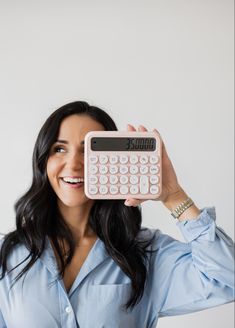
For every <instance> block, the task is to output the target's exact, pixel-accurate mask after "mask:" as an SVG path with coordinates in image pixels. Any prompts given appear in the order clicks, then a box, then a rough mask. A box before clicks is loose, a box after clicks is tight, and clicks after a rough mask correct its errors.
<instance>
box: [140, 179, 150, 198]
mask: <svg viewBox="0 0 235 328" xmlns="http://www.w3.org/2000/svg"><path fill="white" fill-rule="evenodd" d="M148 191H149V181H148V177H147V176H146V175H141V176H140V193H141V194H143V195H145V194H147V193H148Z"/></svg>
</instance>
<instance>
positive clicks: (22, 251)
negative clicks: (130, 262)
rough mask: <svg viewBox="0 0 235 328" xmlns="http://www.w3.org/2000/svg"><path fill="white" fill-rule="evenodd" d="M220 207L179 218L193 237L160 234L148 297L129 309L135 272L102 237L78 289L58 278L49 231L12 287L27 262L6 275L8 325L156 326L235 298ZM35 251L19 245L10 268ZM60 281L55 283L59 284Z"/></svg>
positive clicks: (1, 294) (3, 313)
mask: <svg viewBox="0 0 235 328" xmlns="http://www.w3.org/2000/svg"><path fill="white" fill-rule="evenodd" d="M215 217H216V215H215V208H214V207H211V208H204V209H202V210H201V213H200V215H199V217H198V218H197V220H193V221H183V222H178V223H177V225H178V227H179V228H180V230H181V232H182V234H183V236H184V238H185V239H186V243H182V242H180V241H177V240H175V239H173V238H172V237H170V236H168V235H165V234H162V233H161V232H160V231H159V230H154V229H151V230H150V229H146V230H145V231H142V232H141V234H145V235H147V236H150V235H153V234H154V235H155V239H154V243H153V247H152V248H153V249H156V250H157V252H155V253H153V255H152V257H151V262H150V271H149V278H148V281H147V285H146V288H145V292H144V295H143V298H142V299H141V302H140V303H139V304H138V305H137V306H136V307H135V308H134V310H133V311H132V312H125V311H122V309H121V305H123V304H124V303H125V302H126V301H127V300H128V298H129V293H130V290H131V284H130V279H129V278H128V277H127V276H126V275H125V274H124V272H123V271H122V270H121V269H120V267H119V266H118V265H117V264H116V263H115V262H114V261H113V259H112V258H111V257H110V256H109V255H108V254H107V252H106V250H105V246H104V243H103V242H102V241H101V240H100V239H97V240H96V242H95V244H94V245H93V247H92V249H91V251H90V253H89V255H88V257H87V258H86V260H85V262H84V264H83V266H82V268H81V270H80V272H79V274H78V275H77V277H76V280H75V281H74V283H73V285H72V287H71V289H70V291H69V292H68V293H67V292H66V289H65V287H64V284H63V280H56V275H57V274H58V268H57V264H56V259H55V256H54V253H53V249H52V247H51V244H50V241H49V239H48V238H47V245H46V249H45V251H44V253H43V255H42V257H41V258H40V259H38V260H37V262H36V263H35V264H34V266H33V267H32V268H31V269H30V270H29V272H28V273H27V275H26V276H25V279H24V285H23V287H22V282H23V278H21V279H20V280H19V281H18V282H17V283H16V284H15V285H14V287H13V288H12V290H11V291H9V288H10V284H11V283H12V279H13V277H15V276H16V274H18V273H19V272H20V271H21V270H22V268H23V267H24V266H25V264H26V262H24V263H23V264H21V265H20V266H19V267H18V268H17V269H15V270H14V271H12V272H11V273H9V274H8V275H6V276H5V277H4V279H3V280H1V281H0V328H5V327H7V328H57V327H62V328H75V327H80V328H94V327H95V328H153V327H156V324H157V321H158V318H159V317H163V316H171V315H179V314H185V313H190V312H195V311H200V310H203V309H206V308H210V307H214V306H217V305H220V304H224V303H227V302H231V301H233V300H234V255H233V254H234V245H233V241H232V240H231V239H230V238H229V237H228V236H227V235H226V234H225V232H224V231H223V230H222V229H221V228H219V227H217V226H216V224H215ZM28 254H29V252H28V251H27V249H26V248H25V247H24V246H22V245H21V246H19V245H18V246H17V247H16V248H15V250H14V251H13V252H12V254H11V255H10V257H9V260H8V265H9V268H12V267H14V266H15V265H17V264H18V263H19V262H21V261H22V260H23V259H24V258H25V257H26V256H27V255H28ZM53 281H54V283H53Z"/></svg>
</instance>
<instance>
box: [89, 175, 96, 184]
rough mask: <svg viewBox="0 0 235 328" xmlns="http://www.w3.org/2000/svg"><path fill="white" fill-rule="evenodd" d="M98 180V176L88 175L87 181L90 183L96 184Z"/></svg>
mask: <svg viewBox="0 0 235 328" xmlns="http://www.w3.org/2000/svg"><path fill="white" fill-rule="evenodd" d="M97 182H98V178H97V176H96V175H91V176H90V177H89V183H90V184H92V185H93V184H96V183H97Z"/></svg>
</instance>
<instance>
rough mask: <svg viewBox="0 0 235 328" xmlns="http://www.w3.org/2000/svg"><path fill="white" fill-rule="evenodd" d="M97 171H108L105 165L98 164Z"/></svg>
mask: <svg viewBox="0 0 235 328" xmlns="http://www.w3.org/2000/svg"><path fill="white" fill-rule="evenodd" d="M99 171H100V173H101V174H106V173H107V172H108V168H107V166H105V165H100V169H99Z"/></svg>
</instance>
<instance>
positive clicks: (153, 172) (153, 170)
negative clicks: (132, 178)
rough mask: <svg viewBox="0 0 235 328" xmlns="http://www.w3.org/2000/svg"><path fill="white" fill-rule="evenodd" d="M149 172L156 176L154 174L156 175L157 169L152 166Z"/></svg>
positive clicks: (155, 166)
mask: <svg viewBox="0 0 235 328" xmlns="http://www.w3.org/2000/svg"><path fill="white" fill-rule="evenodd" d="M149 171H150V173H151V174H156V173H158V171H159V168H158V166H157V165H152V166H150V169H149Z"/></svg>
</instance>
